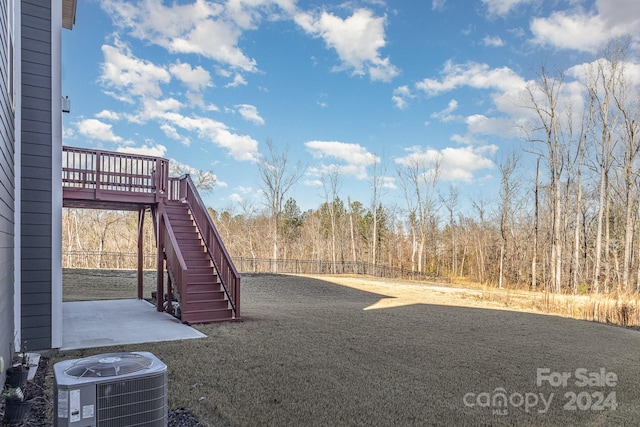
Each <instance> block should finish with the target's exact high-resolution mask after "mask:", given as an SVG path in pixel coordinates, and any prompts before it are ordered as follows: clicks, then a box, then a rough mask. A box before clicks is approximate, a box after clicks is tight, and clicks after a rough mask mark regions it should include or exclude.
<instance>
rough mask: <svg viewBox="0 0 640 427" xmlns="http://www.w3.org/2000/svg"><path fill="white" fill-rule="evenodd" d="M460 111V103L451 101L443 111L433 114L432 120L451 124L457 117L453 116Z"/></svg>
mask: <svg viewBox="0 0 640 427" xmlns="http://www.w3.org/2000/svg"><path fill="white" fill-rule="evenodd" d="M457 109H458V101H456V100H455V99H452V100H451V101H449V104H448V105H447V108H445V109H444V110H442V111H438V112H435V113H433V114H431V118H434V119H438V120H440V121H442V122H450V121H453V120H455V117H454V116H452V115H451V113H453V112H454V111H456V110H457Z"/></svg>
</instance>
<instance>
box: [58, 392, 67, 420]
mask: <svg viewBox="0 0 640 427" xmlns="http://www.w3.org/2000/svg"><path fill="white" fill-rule="evenodd" d="M58 418H69V390H58Z"/></svg>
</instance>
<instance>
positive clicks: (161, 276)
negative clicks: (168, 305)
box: [156, 202, 165, 311]
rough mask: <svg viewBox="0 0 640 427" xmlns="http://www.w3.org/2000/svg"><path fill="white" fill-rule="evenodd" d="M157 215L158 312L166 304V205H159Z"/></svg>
mask: <svg viewBox="0 0 640 427" xmlns="http://www.w3.org/2000/svg"><path fill="white" fill-rule="evenodd" d="M156 215H157V216H158V219H157V221H156V224H157V226H158V230H157V232H156V239H157V243H158V251H157V252H158V255H157V260H156V261H157V262H156V263H157V273H156V276H157V280H156V282H157V283H156V292H157V294H156V295H157V298H156V303H157V305H156V309H157V310H158V311H163V303H164V227H165V224H164V218H163V215H164V203H162V202H160V203H158V208H157V211H156Z"/></svg>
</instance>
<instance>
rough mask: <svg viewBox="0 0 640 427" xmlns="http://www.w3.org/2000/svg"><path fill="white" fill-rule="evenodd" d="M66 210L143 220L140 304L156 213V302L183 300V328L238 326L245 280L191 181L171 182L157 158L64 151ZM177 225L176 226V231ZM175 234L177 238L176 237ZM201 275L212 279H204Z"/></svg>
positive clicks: (163, 161)
mask: <svg viewBox="0 0 640 427" xmlns="http://www.w3.org/2000/svg"><path fill="white" fill-rule="evenodd" d="M62 196H63V206H64V207H69V208H86V209H111V210H130V211H137V212H138V213H139V216H138V220H139V224H138V298H139V299H142V298H143V296H142V259H143V254H142V228H143V224H144V217H145V212H147V211H151V215H152V218H153V220H154V227H157V228H156V233H155V235H156V244H157V247H158V257H157V270H158V275H157V276H158V279H157V280H158V284H157V295H160V296H161V295H165V287H164V279H163V278H164V274H162V273H163V272H164V270H165V269H166V271H167V272H168V273H169V274H168V277H169V283H168V286H167V289H166V293H167V294H168V295H169V296H170V298H169V301H167V303H168V304H167V305H166V306H165V305H164V304H163V303H164V301H163V299H162V298H158V303H157V310H158V311H163V310H167V311H170V312H171V311H172V307H171V305H172V304H171V303H170V301H172V300H173V298H171V296H175V297H177V298H178V300H179V302H180V306H181V310H182V321H183V322H184V323H209V322H216V321H226V320H238V319H240V275H239V274H238V272H237V270H236V269H235V266H234V265H233V262H232V261H231V257H230V256H229V254H228V253H227V251H226V249H225V247H224V244H223V243H222V240H221V238H220V235H219V234H218V232H217V230H216V228H215V226H214V225H213V222H212V220H211V217H210V216H209V213H208V212H207V209H206V207H205V205H204V204H203V203H202V200H201V199H200V196H199V195H198V192H197V190H196V188H195V185H194V184H193V181H192V180H191V178H190V177H189V175H184V176H182V177H179V178H173V177H172V178H169V161H168V160H167V159H163V158H159V157H149V156H140V155H136V154H126V153H116V152H110V151H101V150H90V149H84V148H74V147H63V151H62ZM172 223H173V224H172ZM174 228H175V232H174ZM204 276H208V277H206V278H204Z"/></svg>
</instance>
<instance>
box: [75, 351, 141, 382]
mask: <svg viewBox="0 0 640 427" xmlns="http://www.w3.org/2000/svg"><path fill="white" fill-rule="evenodd" d="M152 363H153V360H152V359H150V358H149V357H146V356H143V355H142V354H138V353H107V354H100V355H97V356H90V357H85V358H84V359H79V360H78V361H77V362H76V363H74V364H73V365H72V366H70V367H69V368H67V369H66V370H65V371H64V373H65V374H67V375H70V376H72V377H76V378H83V377H85V378H86V377H117V376H120V375H126V374H130V373H133V372H138V371H141V370H143V369H147V368H148V367H149V366H151V364H152Z"/></svg>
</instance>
